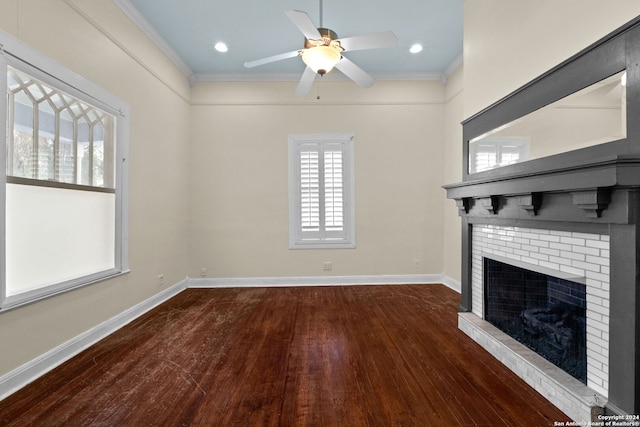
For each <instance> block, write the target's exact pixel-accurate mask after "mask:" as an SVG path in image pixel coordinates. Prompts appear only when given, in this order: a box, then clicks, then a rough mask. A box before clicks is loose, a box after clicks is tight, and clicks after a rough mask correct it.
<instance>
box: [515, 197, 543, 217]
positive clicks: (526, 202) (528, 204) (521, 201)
mask: <svg viewBox="0 0 640 427" xmlns="http://www.w3.org/2000/svg"><path fill="white" fill-rule="evenodd" d="M518 205H519V206H520V207H521V208H522V209H524V210H526V211H527V212H529V215H532V216H535V215H537V214H538V209H540V206H542V193H529V194H523V195H520V196H518Z"/></svg>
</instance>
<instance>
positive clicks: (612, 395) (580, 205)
mask: <svg viewBox="0 0 640 427" xmlns="http://www.w3.org/2000/svg"><path fill="white" fill-rule="evenodd" d="M639 64H640V17H639V18H637V19H635V20H633V21H631V22H629V23H628V24H626V25H624V26H623V27H621V28H619V29H618V30H616V31H614V32H613V33H611V34H609V35H608V36H606V37H604V38H603V39H601V40H599V41H597V42H596V43H594V44H593V45H591V46H589V47H587V48H586V49H585V50H583V51H581V52H579V53H578V54H576V55H575V56H574V57H572V58H569V59H568V60H567V61H565V62H563V63H561V64H559V65H558V66H557V67H555V68H553V69H551V70H549V71H548V72H547V73H545V74H543V75H542V76H540V77H538V78H536V79H535V80H533V81H532V82H530V83H528V84H527V85H525V86H523V87H522V88H520V89H518V90H517V91H515V92H514V93H512V94H510V95H508V96H507V97H505V98H503V99H502V100H500V101H498V102H496V103H495V104H493V105H491V106H490V107H488V108H487V109H485V110H483V111H481V112H480V113H478V114H476V115H474V116H472V117H470V118H468V119H467V120H465V121H464V122H463V123H462V125H463V172H462V179H463V180H462V182H459V183H454V184H449V185H445V186H444V188H445V190H446V191H447V197H448V198H450V199H453V200H455V202H456V206H457V208H458V211H459V215H460V218H461V227H462V228H461V230H462V232H461V235H462V246H461V247H462V265H461V302H460V309H459V316H458V321H459V327H460V329H461V330H463V331H464V332H465V333H467V334H468V335H469V336H470V337H472V338H473V339H474V340H475V341H477V342H478V343H479V344H480V345H482V346H483V347H484V348H485V349H486V350H487V351H489V352H490V353H491V354H493V355H494V356H495V357H496V358H498V359H499V360H501V361H502V362H503V363H504V364H505V365H507V366H508V367H509V368H510V369H512V370H513V371H514V372H515V373H517V374H518V375H519V376H520V377H521V378H522V379H524V380H525V381H526V382H528V383H529V384H530V385H531V386H532V387H534V388H535V389H536V390H538V391H539V392H540V393H541V394H542V395H543V396H545V397H546V398H547V399H548V400H549V401H550V402H552V403H553V404H555V405H556V406H558V408H560V409H561V410H562V411H564V412H565V413H566V414H567V415H568V416H569V417H570V418H572V419H573V420H575V421H579V422H588V421H591V420H594V421H597V420H598V418H597V416H598V414H602V413H605V414H606V415H622V416H624V415H632V414H638V413H640V283H639V282H638V278H640V120H638V119H637V118H638V117H640V65H639ZM622 75H624V83H621V82H622V81H623V80H622V79H618V83H616V86H615V92H613V91H611V89H612V88H613V87H614V86H613V84H610V82H611V79H614V78H617V77H618V76H622ZM604 86H606V87H607V93H608V94H609V95H611V94H612V93H615V94H616V96H617V97H618V98H617V99H619V100H620V99H621V101H622V102H621V106H620V105H619V106H618V107H616V106H615V105H611V104H608V105H607V106H606V107H602V106H597V108H601V109H602V110H603V116H604V110H606V112H607V114H610V113H612V112H614V111H617V114H618V116H617V117H616V120H614V122H613V126H612V127H607V126H598V125H594V123H592V122H591V121H590V119H589V120H588V119H586V118H584V117H585V116H580V114H582V113H584V111H585V110H588V111H589V112H590V113H592V112H593V111H594V109H595V108H594V106H595V104H591V100H592V98H589V100H588V101H587V98H586V97H582V96H583V95H584V94H585V93H587V94H588V96H591V95H592V94H594V93H595V92H598V90H597V89H595V88H602V87H604ZM574 94H579V96H581V97H582V98H573V99H572V100H574V99H580V100H581V101H580V102H573V103H568V102H566V101H567V99H569V97H570V96H571V95H574ZM583 101H584V102H583ZM558 105H561V107H560V108H558ZM546 107H550V108H546ZM585 107H586V108H585ZM616 108H617V110H616ZM572 109H573V110H575V113H576V115H575V116H574V117H572V120H571V121H570V122H571V125H570V126H569V127H568V128H564V129H562V132H557V133H555V134H554V125H555V124H556V123H560V122H562V121H563V118H567V117H568V114H569V113H570V112H572V111H573V110H572ZM539 110H545V114H549V116H550V117H551V118H552V120H551V121H550V122H548V123H550V124H549V125H547V124H542V125H541V123H540V122H535V124H536V126H529V127H528V129H529V130H531V129H537V130H539V129H543V130H544V132H539V133H538V134H536V135H535V136H534V137H529V136H525V135H521V134H519V133H517V132H516V129H518V130H521V129H525V126H523V123H525V122H526V120H527V119H529V118H530V117H531V116H532V115H533V113H537V112H538V111H539ZM578 110H579V111H578ZM554 113H557V114H555V115H554ZM590 117H591V116H590ZM529 123H531V122H529ZM578 127H579V130H580V131H583V130H585V129H589V130H596V131H597V130H603V129H604V132H606V133H607V134H608V133H609V132H610V131H611V129H615V128H616V127H617V128H618V129H620V128H621V129H622V132H621V133H620V134H615V135H605V136H604V138H602V137H601V135H593V136H594V142H593V143H591V144H589V145H580V146H579V148H576V146H575V144H574V145H572V144H568V145H567V147H569V148H566V149H565V150H564V151H562V150H560V151H557V152H552V153H548V152H546V151H545V150H547V149H549V148H553V149H555V148H556V147H557V146H560V145H562V143H563V140H565V139H566V140H571V133H572V130H578ZM505 129H506V130H507V132H511V133H512V136H511V137H509V138H506V136H505ZM576 133H578V134H580V135H581V136H580V137H583V136H584V134H583V133H581V132H576ZM494 134H496V135H498V136H497V137H493V138H494V139H493V142H491V140H487V139H484V140H483V138H486V136H487V135H489V136H491V135H494ZM478 140H481V141H482V144H484V145H482V146H475V147H474V148H472V147H471V145H472V143H476V142H475V141H478ZM505 141H507V142H505ZM514 141H515V142H514ZM523 141H524V143H527V144H531V146H530V148H526V149H524V148H522V147H523V146H520V145H518V144H521V143H523ZM491 144H493V145H491ZM507 144H512V145H513V147H511V146H509V147H510V148H509V147H507ZM536 144H537V145H536ZM487 147H488V148H487ZM505 147H506V148H509V150H511V151H509V153H510V155H513V153H516V152H517V153H521V154H522V153H526V156H529V153H531V155H532V156H531V157H523V159H521V160H516V162H515V163H509V162H506V163H504V164H502V163H500V162H497V163H496V164H495V166H493V168H490V169H484V170H483V169H479V168H478V167H476V166H475V165H473V167H471V163H472V161H473V160H472V156H476V155H477V153H481V154H482V155H483V156H485V158H490V157H491V156H496V157H498V156H500V152H501V150H503V149H506V148H505ZM514 147H515V148H514ZM518 147H520V148H518ZM543 147H544V149H543ZM516 148H517V150H520V151H517V150H516ZM521 148H522V149H521ZM491 150H493V151H491ZM507 151H508V150H507ZM507 151H505V152H507ZM536 153H538V154H539V155H538V157H535V156H533V154H536ZM518 155H519V154H518ZM488 260H491V261H497V262H499V263H502V264H506V265H508V266H512V267H514V268H518V269H524V270H526V271H530V272H535V273H536V274H538V273H539V274H542V275H545V276H549V277H553V278H557V280H559V281H561V282H562V283H561V284H560V285H555V284H553V285H549V284H546V285H540V286H546V289H545V290H538V291H536V292H539V294H540V295H535V292H534V295H532V296H530V297H528V298H532V299H533V300H534V303H530V302H529V303H527V304H528V305H527V304H524V303H518V304H520V306H518V307H519V308H517V309H513V310H517V311H518V316H521V317H522V318H523V319H526V321H527V322H532V323H533V324H534V325H533V326H531V327H529V330H528V332H527V333H530V334H531V335H532V336H536V338H537V337H538V336H540V337H544V336H545V335H546V336H547V338H545V339H549V337H554V338H555V339H557V340H558V343H559V345H558V346H557V349H558V350H559V351H560V352H564V351H565V350H568V348H569V347H572V346H573V347H581V346H582V347H584V349H585V354H584V358H585V360H586V362H585V364H586V372H585V373H584V374H583V373H577V374H576V373H575V372H573V371H572V370H571V369H566V366H562V363H558V362H557V361H555V360H553V359H554V358H553V357H550V356H549V354H545V352H544V351H538V349H537V348H535V347H536V346H535V345H530V344H529V343H527V342H524V341H526V340H520V341H518V339H517V338H518V335H517V334H514V333H512V332H511V331H510V330H509V329H508V328H505V327H502V326H500V325H498V326H500V327H497V326H496V325H494V324H492V323H491V322H493V323H499V322H495V321H494V320H493V319H492V318H491V316H489V319H487V305H488V304H487V296H488V293H487V289H488V288H487V283H486V278H487V271H486V270H487V265H489V264H488ZM516 276H518V275H517V274H514V277H516ZM534 276H535V275H534ZM535 277H538V276H535ZM535 280H539V279H535ZM553 280H556V279H553ZM564 281H568V282H567V283H574V284H567V283H565V282H564ZM565 285H566V286H565ZM509 286H511V284H509V285H508V286H506V287H505V288H503V289H501V290H500V291H499V292H503V293H504V292H507V291H508V287H509ZM558 286H565V288H566V289H569V291H568V292H569V293H571V292H574V293H576V294H583V295H584V299H583V301H582V302H579V301H577V305H576V307H577V308H571V309H569V311H565V312H564V313H565V314H560V316H561V317H562V319H563V320H561V321H560V320H558V319H556V320H552V321H549V322H548V323H544V321H543V322H542V323H540V322H541V318H542V317H544V316H539V314H540V313H543V314H549V315H550V314H553V313H551V312H552V311H554V310H555V307H554V304H555V303H557V302H559V303H560V305H565V303H567V302H572V301H569V300H570V298H569V299H567V300H562V299H561V300H560V301H558V300H554V299H553V298H551V297H549V294H550V293H555V292H558V291H559V290H558V289H557V288H558ZM501 298H502V296H499V298H498V300H500V299H501ZM544 300H546V302H544ZM490 302H491V304H496V301H494V300H491V301H490ZM504 311H505V312H506V311H508V309H507V308H505V310H504ZM574 312H575V313H578V315H577V316H576V317H575V318H573V319H572V320H570V321H566V322H565V319H568V314H566V313H574ZM582 313H583V314H582ZM571 315H572V316H573V314H571ZM516 317H517V316H516ZM488 320H490V321H491V322H490V321H488ZM523 321H524V320H523ZM571 322H574V326H576V325H578V324H580V323H581V322H582V323H584V333H583V332H581V330H580V329H575V332H566V329H567V327H568V325H569V324H570V323H571ZM505 330H506V332H505ZM581 334H582V335H584V343H583V342H582V341H580V342H578V341H574V340H577V339H580V340H582V337H581V336H580V335H581ZM563 346H564V347H563ZM532 347H533V348H532ZM534 350H535V351H534ZM580 350H582V349H580ZM580 357H582V356H580ZM576 363H580V362H576Z"/></svg>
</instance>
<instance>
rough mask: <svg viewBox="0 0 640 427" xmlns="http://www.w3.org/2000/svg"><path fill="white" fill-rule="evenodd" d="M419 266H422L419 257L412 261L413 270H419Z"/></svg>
mask: <svg viewBox="0 0 640 427" xmlns="http://www.w3.org/2000/svg"><path fill="white" fill-rule="evenodd" d="M421 268H422V261H420V260H419V259H417V260H415V261H413V269H414V270H420V269H421Z"/></svg>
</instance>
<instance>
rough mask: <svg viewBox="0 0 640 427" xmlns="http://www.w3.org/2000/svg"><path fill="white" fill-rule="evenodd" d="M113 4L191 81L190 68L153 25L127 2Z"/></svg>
mask: <svg viewBox="0 0 640 427" xmlns="http://www.w3.org/2000/svg"><path fill="white" fill-rule="evenodd" d="M112 1H113V3H114V4H115V5H116V6H118V7H119V8H120V10H122V12H123V13H124V14H125V15H126V16H127V17H128V18H129V19H131V21H133V23H134V24H136V25H137V26H138V28H140V31H142V32H143V33H144V34H145V35H146V36H147V37H149V39H150V40H151V41H152V42H153V43H154V44H155V45H156V46H157V47H158V49H160V50H161V51H162V53H164V54H165V55H166V56H167V57H168V58H169V59H170V60H171V62H173V63H174V64H175V65H176V67H178V68H179V69H180V71H182V73H184V75H185V76H187V77H189V80H191V76H192V75H193V70H192V69H191V67H189V66H188V65H187V63H186V62H184V61H183V59H182V58H181V57H180V55H178V53H177V52H176V51H175V50H174V49H173V48H172V47H171V46H170V45H169V43H167V41H166V40H165V39H164V38H163V37H162V36H161V35H160V33H158V31H156V29H155V28H153V25H151V24H150V23H149V21H147V20H146V18H145V17H144V16H142V14H141V13H140V11H138V9H136V7H135V6H134V5H133V4H131V2H130V1H129V0H112Z"/></svg>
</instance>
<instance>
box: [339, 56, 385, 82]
mask: <svg viewBox="0 0 640 427" xmlns="http://www.w3.org/2000/svg"><path fill="white" fill-rule="evenodd" d="M336 68H337V69H338V70H340V71H342V73H343V74H344V75H345V76H347V77H349V78H350V79H351V80H353V81H354V82H356V83H358V85H360V87H363V88H365V89H366V88H369V87H371V86H373V84H374V83H375V82H376V79H374V78H373V77H371V76H370V75H369V74H367V73H366V72H365V71H364V70H363V69H362V68H360V67H358V66H357V65H356V64H354V63H353V62H351V61H349V60H348V59H347V58H345V57H344V56H343V57H342V59H341V60H340V61H338V63H337V64H336Z"/></svg>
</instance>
